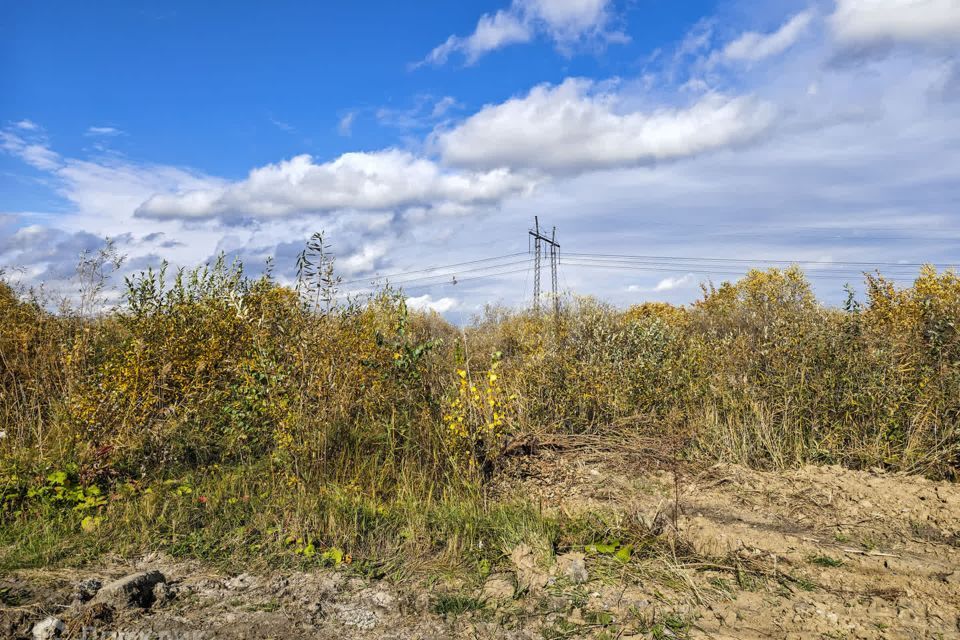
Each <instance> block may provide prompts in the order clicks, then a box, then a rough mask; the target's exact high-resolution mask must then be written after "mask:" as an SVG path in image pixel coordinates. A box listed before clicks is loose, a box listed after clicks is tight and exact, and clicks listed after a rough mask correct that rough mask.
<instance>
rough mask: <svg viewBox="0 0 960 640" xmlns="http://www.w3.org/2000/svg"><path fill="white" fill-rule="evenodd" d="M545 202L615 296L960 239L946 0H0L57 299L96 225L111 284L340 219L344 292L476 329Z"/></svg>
mask: <svg viewBox="0 0 960 640" xmlns="http://www.w3.org/2000/svg"><path fill="white" fill-rule="evenodd" d="M534 216H538V218H539V221H540V224H541V225H542V226H543V227H544V228H545V229H547V230H549V231H551V232H552V230H553V228H554V227H556V234H557V241H558V242H559V243H560V260H559V265H560V266H559V286H560V289H561V290H562V291H563V292H564V293H565V294H570V295H588V296H596V297H599V298H602V299H604V300H608V301H610V302H611V303H614V304H617V305H628V304H634V303H638V302H642V301H648V300H662V301H667V302H672V303H677V304H684V303H689V302H691V301H693V300H695V299H696V298H697V297H699V296H700V285H701V283H705V282H715V283H719V282H721V281H723V280H729V279H735V278H737V277H738V276H739V275H741V274H742V273H743V272H744V271H745V270H746V269H747V268H749V267H751V266H756V267H766V266H783V265H786V264H790V263H798V264H800V265H801V266H802V267H804V268H805V270H806V271H807V273H808V274H809V276H810V278H811V280H812V282H813V284H814V286H815V289H816V291H817V293H818V295H820V296H821V298H822V299H824V300H825V301H827V302H830V303H838V302H839V301H841V300H842V299H843V297H844V293H843V287H844V284H845V283H847V282H851V283H853V284H856V283H857V282H858V281H859V280H861V275H860V274H861V272H862V271H864V270H871V269H872V268H874V267H876V268H879V269H880V270H881V272H884V273H887V274H889V275H890V276H891V277H893V278H896V279H897V280H898V281H901V282H909V280H910V278H911V276H913V275H915V274H916V271H917V267H916V265H918V264H920V263H934V264H936V265H938V266H941V267H947V266H950V265H954V264H956V263H957V262H960V0H796V1H794V0H770V1H768V2H763V3H758V2H748V1H746V0H716V1H713V2H707V1H687V2H682V3H680V2H675V1H671V0H500V1H483V2H480V1H476V2H474V1H461V2H449V1H445V2H441V1H439V0H431V1H426V0H424V1H419V2H413V3H396V2H385V1H367V2H364V1H360V0H358V1H357V2H351V3H317V2H292V1H284V0H281V1H278V2H273V3H258V2H226V1H223V2H217V1H210V2H203V3H196V2H186V1H184V2H176V1H170V0H164V1H162V2H161V1H159V0H149V1H147V0H124V1H122V2H120V1H116V2H111V1H104V2H98V3H94V4H89V3H75V2H66V1H63V2H59V1H40V2H30V3H24V2H12V1H9V0H0V269H2V270H3V273H4V277H5V278H7V279H8V280H11V281H13V282H15V283H17V284H18V285H19V286H23V287H31V286H32V287H43V289H44V290H46V291H47V292H49V293H50V294H51V295H53V296H60V295H71V292H73V291H75V289H76V286H77V285H76V281H75V270H76V264H77V261H78V258H79V257H80V256H81V254H82V253H83V252H84V251H96V250H97V248H99V247H101V246H103V244H104V242H105V241H106V239H107V238H109V239H111V240H112V242H113V243H114V246H115V247H116V248H117V250H118V251H120V252H121V253H122V254H123V255H125V256H126V257H127V260H126V263H125V264H124V266H123V267H121V269H120V272H119V273H116V274H114V275H113V280H114V282H115V283H117V282H120V283H122V277H123V276H125V275H129V274H131V273H135V272H137V271H139V270H142V269H145V268H147V267H148V266H154V265H157V264H159V263H160V262H161V261H162V260H167V261H169V262H170V263H172V264H173V265H174V266H183V267H190V266H195V265H199V264H203V263H205V262H209V261H210V260H212V259H214V258H215V257H216V256H217V255H218V254H220V253H224V254H225V255H226V256H227V257H228V258H230V259H233V258H237V259H240V260H242V261H243V262H244V264H245V266H246V268H247V270H248V271H250V272H253V273H256V272H257V271H258V270H260V269H262V267H263V265H264V264H265V261H266V260H267V258H270V257H272V258H273V259H274V261H275V265H276V266H275V268H274V273H275V275H276V276H277V278H278V279H280V280H281V281H284V282H291V281H292V279H293V278H294V274H295V268H296V256H297V254H298V253H299V252H300V251H301V249H302V248H303V246H304V242H305V241H306V239H307V238H308V237H309V236H310V235H311V234H312V233H314V232H317V231H322V232H324V234H325V236H326V238H327V241H328V243H329V244H330V245H331V248H332V251H333V253H334V255H335V256H336V264H337V269H338V272H339V274H340V275H341V277H342V278H343V281H344V283H343V285H342V291H343V293H344V294H345V295H346V294H350V293H352V294H357V295H363V294H364V293H365V292H367V291H369V290H370V288H371V286H375V285H378V284H382V283H383V282H384V281H386V280H389V281H391V282H393V283H395V284H397V285H400V286H402V287H403V288H404V291H405V292H406V295H407V296H408V298H409V302H410V304H411V305H412V306H415V307H418V308H429V309H434V310H436V311H438V312H440V313H443V314H445V315H446V316H447V317H449V318H451V319H454V320H463V319H466V318H469V317H471V316H472V315H474V314H476V313H478V312H479V311H480V310H481V309H482V308H483V307H484V306H485V305H488V304H499V305H506V306H512V307H520V306H524V305H528V304H530V302H531V299H532V295H533V273H532V271H533V269H532V266H533V261H532V258H531V257H530V255H529V254H528V251H529V248H530V245H529V236H528V229H529V228H530V226H531V225H532V224H533V219H534ZM447 265H453V266H447ZM438 267H440V268H438ZM549 282H550V278H549V265H547V264H545V265H544V276H543V286H544V287H546V288H549Z"/></svg>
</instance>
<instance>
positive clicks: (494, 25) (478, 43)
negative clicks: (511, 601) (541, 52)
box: [424, 11, 532, 64]
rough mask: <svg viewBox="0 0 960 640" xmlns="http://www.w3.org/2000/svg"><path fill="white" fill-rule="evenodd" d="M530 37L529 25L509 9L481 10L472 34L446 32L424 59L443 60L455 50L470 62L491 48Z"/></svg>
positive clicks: (440, 62)
mask: <svg viewBox="0 0 960 640" xmlns="http://www.w3.org/2000/svg"><path fill="white" fill-rule="evenodd" d="M531 37H532V33H531V31H530V27H529V26H528V25H526V24H524V23H523V22H522V21H521V20H520V19H519V18H518V17H517V16H516V15H514V14H513V13H511V12H509V11H497V12H496V13H495V14H493V15H490V14H484V15H482V16H480V20H479V21H477V27H476V29H474V32H473V33H472V34H470V35H469V36H467V37H465V38H463V37H460V36H450V37H449V38H447V39H446V40H445V41H444V42H443V44H441V45H438V46H437V47H435V48H434V49H433V50H432V51H431V52H430V53H429V54H427V57H426V59H425V60H424V62H427V63H430V64H444V63H445V62H446V61H447V60H448V59H449V58H450V55H451V54H453V53H457V52H459V53H462V54H463V55H464V57H465V58H466V61H467V64H473V63H474V62H476V61H477V60H478V59H479V58H480V57H481V56H483V55H484V54H486V53H489V52H490V51H493V50H494V49H499V48H501V47H505V46H507V45H510V44H516V43H520V42H527V41H529V40H530V38H531Z"/></svg>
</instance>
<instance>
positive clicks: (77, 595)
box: [73, 578, 103, 603]
mask: <svg viewBox="0 0 960 640" xmlns="http://www.w3.org/2000/svg"><path fill="white" fill-rule="evenodd" d="M102 587H103V583H102V582H101V581H99V580H97V579H96V578H87V579H86V580H81V581H80V582H78V583H77V584H76V586H74V588H73V600H74V601H75V602H79V603H84V602H88V601H90V600H92V599H93V597H94V596H95V595H97V592H98V591H100V589H101V588H102Z"/></svg>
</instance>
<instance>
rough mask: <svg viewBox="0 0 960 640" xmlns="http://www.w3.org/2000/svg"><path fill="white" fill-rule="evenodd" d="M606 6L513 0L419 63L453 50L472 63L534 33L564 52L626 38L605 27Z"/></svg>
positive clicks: (440, 60)
mask: <svg viewBox="0 0 960 640" xmlns="http://www.w3.org/2000/svg"><path fill="white" fill-rule="evenodd" d="M609 6H610V0H513V3H512V4H511V5H510V7H509V8H507V9H501V10H499V11H497V12H496V13H494V14H492V15H491V14H489V13H487V14H484V15H482V16H480V19H479V20H478V21H477V26H476V27H475V29H474V31H473V33H472V34H470V35H469V36H466V37H462V36H456V35H452V36H450V37H449V38H447V39H446V41H444V42H443V44H440V45H439V46H437V47H435V48H434V49H433V50H432V51H431V52H430V53H429V54H428V55H427V57H426V58H425V59H424V61H423V62H422V63H421V64H423V63H428V64H444V63H445V62H447V60H448V59H449V58H450V56H451V55H452V54H454V53H460V54H462V55H463V56H464V58H465V60H466V63H467V64H473V63H475V62H476V61H477V60H478V59H479V58H480V57H482V56H483V55H485V54H487V53H489V52H491V51H494V50H496V49H500V48H502V47H505V46H508V45H511V44H518V43H524V42H529V41H530V40H531V39H533V37H534V35H535V34H536V33H544V34H546V35H547V36H548V37H549V38H550V39H552V40H553V41H554V43H555V44H556V45H557V47H558V48H559V49H560V50H561V51H563V52H565V53H567V52H569V50H570V48H571V47H572V46H573V45H575V44H576V43H578V42H580V41H585V40H601V41H615V42H623V41H626V40H627V37H626V36H625V35H623V34H622V33H618V32H612V31H609V30H608V29H607V25H608V23H609V21H610V10H609Z"/></svg>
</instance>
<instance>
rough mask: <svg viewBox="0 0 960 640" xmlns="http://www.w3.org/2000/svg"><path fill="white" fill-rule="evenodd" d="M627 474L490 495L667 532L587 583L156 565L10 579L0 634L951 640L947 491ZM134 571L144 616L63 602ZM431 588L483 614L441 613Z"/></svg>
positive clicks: (522, 561)
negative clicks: (155, 585) (43, 624)
mask: <svg viewBox="0 0 960 640" xmlns="http://www.w3.org/2000/svg"><path fill="white" fill-rule="evenodd" d="M629 468H630V467H629V466H626V465H624V464H622V462H621V463H618V464H616V465H612V464H611V465H608V466H605V465H604V464H603V463H602V457H598V459H597V460H592V459H590V458H587V457H585V456H584V455H582V454H573V453H567V454H563V453H556V452H550V451H546V452H543V453H542V454H541V455H539V456H537V457H535V458H523V459H520V460H518V461H516V463H515V464H514V465H513V466H512V467H511V468H510V469H509V470H508V474H507V476H506V477H505V478H504V479H502V480H501V484H500V486H501V488H502V489H504V490H509V491H516V490H519V491H520V492H522V493H523V494H525V495H527V496H533V498H534V499H535V500H538V501H539V502H540V503H541V504H542V505H543V508H544V510H551V509H556V510H563V511H564V512H566V513H568V514H577V513H584V512H593V513H596V512H601V511H602V512H604V513H606V514H608V517H612V518H615V519H616V518H625V519H630V518H633V519H635V520H637V521H641V522H646V523H648V525H650V526H652V527H653V528H654V529H655V530H658V531H662V532H663V533H661V536H666V537H669V536H674V533H673V528H674V526H675V527H676V529H677V530H678V533H677V534H676V536H675V537H673V540H675V541H679V542H677V544H681V545H682V546H683V547H684V549H685V551H684V553H682V554H678V555H677V556H676V557H674V558H670V557H663V556H662V555H661V556H657V557H650V558H648V559H645V560H639V559H637V560H635V561H633V562H631V563H629V565H630V567H631V568H630V569H629V570H627V569H624V570H622V571H618V570H617V569H616V566H617V565H616V563H614V562H613V561H612V560H611V559H609V558H604V557H599V556H594V555H590V554H589V553H588V554H587V556H586V558H585V562H584V568H585V569H586V572H587V574H588V581H587V582H586V583H583V584H577V583H576V580H571V578H570V575H573V574H570V572H569V567H570V566H572V565H571V563H574V564H575V563H577V562H578V561H579V558H580V556H578V555H576V554H571V555H568V556H564V557H561V558H559V559H553V558H544V557H543V556H538V555H537V554H536V553H535V552H534V551H533V550H531V549H526V548H520V549H514V550H513V553H512V554H511V559H512V565H510V564H509V563H507V565H506V566H508V567H509V566H512V571H504V572H502V573H500V574H494V575H493V576H491V577H490V578H488V579H487V582H486V584H484V585H479V586H474V585H470V584H466V583H463V582H462V581H458V580H455V579H449V580H441V581H439V582H431V583H429V584H427V583H424V582H422V581H411V582H407V583H403V584H392V583H386V582H383V581H374V582H370V581H367V580H364V579H361V578H358V577H350V576H348V575H344V574H342V573H337V572H332V571H329V572H315V573H293V574H285V575H247V574H242V575H239V576H238V575H233V576H230V575H223V574H218V573H215V572H210V571H208V570H205V569H204V568H202V567H200V566H199V565H196V564H193V563H183V562H173V561H170V560H168V559H164V558H161V557H151V558H144V559H141V560H140V561H138V562H135V563H124V562H115V563H111V564H106V565H104V566H102V567H95V568H89V569H85V570H64V571H43V572H39V571H23V572H18V573H15V574H13V575H9V576H5V577H4V578H2V579H0V594H5V595H4V599H5V601H6V603H7V605H8V606H6V607H5V608H4V609H3V610H2V612H0V636H3V637H7V636H10V637H30V636H29V629H30V627H31V625H33V624H34V623H36V622H37V621H39V620H41V619H42V618H44V616H46V615H58V616H60V618H61V619H62V620H63V623H64V626H65V628H66V631H67V632H71V631H72V632H73V633H74V637H82V628H83V627H84V626H87V627H88V632H87V633H88V635H87V637H97V636H94V635H92V633H91V631H90V629H97V630H98V632H100V633H103V632H106V631H108V630H117V629H119V630H125V631H133V630H136V631H140V632H142V631H146V630H152V631H153V632H154V635H142V636H135V637H143V638H147V637H163V636H162V635H160V632H169V633H171V634H173V635H168V636H167V637H178V636H177V635H176V634H179V637H204V638H270V637H273V638H341V639H342V638H348V637H358V638H359V637H369V638H381V637H393V638H445V637H484V638H486V637H489V638H493V637H515V638H544V637H547V638H572V637H607V638H630V637H658V638H665V637H685V636H686V637H713V638H767V637H772V638H821V637H822V638H925V637H931V638H933V637H942V638H950V637H960V617H958V616H960V487H958V486H957V485H955V484H949V483H943V482H932V481H928V480H925V479H922V478H917V477H907V476H895V475H885V474H877V473H870V472H860V471H849V470H844V469H839V468H834V467H808V468H805V469H801V470H798V471H793V472H788V473H764V472H757V471H751V470H746V469H743V468H740V467H734V466H716V467H712V468H709V469H706V470H702V471H699V472H698V473H696V474H694V473H693V472H690V471H687V472H685V473H681V474H680V475H679V477H677V478H675V477H674V475H673V473H672V472H670V471H665V470H657V471H626V470H625V469H629ZM146 569H158V570H160V571H162V572H163V573H164V574H165V576H166V580H167V585H168V586H166V587H164V588H163V589H162V590H161V591H159V592H158V593H157V595H156V601H155V602H153V603H152V605H151V606H150V607H148V608H145V609H143V608H139V607H131V608H122V607H121V608H120V609H113V610H108V609H106V608H100V609H97V608H96V607H91V605H90V604H89V603H88V604H85V605H79V604H77V605H75V606H74V607H73V608H68V609H64V607H66V606H67V605H69V603H70V602H71V600H72V599H74V598H75V595H76V594H74V593H73V592H74V591H76V584H77V582H78V581H79V580H81V579H89V578H91V577H95V578H100V579H101V581H102V582H104V583H106V582H107V581H108V580H109V579H111V578H115V577H118V576H121V575H124V574H128V573H131V572H134V571H142V570H146ZM518 586H519V587H520V588H519V589H518V588H517V587H518ZM442 593H457V594H466V595H468V596H470V597H476V602H484V603H485V604H484V606H483V608H482V609H480V610H475V611H466V612H463V613H460V614H459V615H452V614H450V613H448V614H447V615H445V616H443V615H440V614H439V613H437V610H438V609H437V604H436V603H437V597H438V594H442ZM14 602H15V604H14ZM188 633H194V634H198V635H187V634H188ZM604 634H605V635H604ZM100 637H105V636H102V635H101V636H100Z"/></svg>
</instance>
